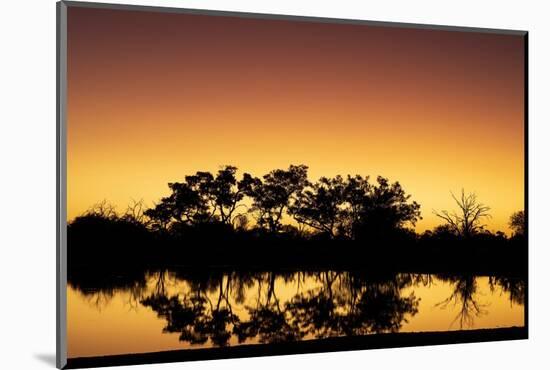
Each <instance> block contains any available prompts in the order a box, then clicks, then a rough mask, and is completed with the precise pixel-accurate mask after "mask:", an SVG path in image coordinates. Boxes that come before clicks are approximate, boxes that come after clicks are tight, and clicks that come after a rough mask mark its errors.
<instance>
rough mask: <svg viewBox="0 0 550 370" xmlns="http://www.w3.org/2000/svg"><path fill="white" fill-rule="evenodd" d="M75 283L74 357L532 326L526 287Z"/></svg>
mask: <svg viewBox="0 0 550 370" xmlns="http://www.w3.org/2000/svg"><path fill="white" fill-rule="evenodd" d="M106 281H108V282H109V283H105V281H101V282H98V281H95V280H93V279H92V280H90V279H86V278H75V279H72V281H71V280H70V281H69V287H68V288H67V299H68V305H67V306H68V307H67V309H68V312H67V316H68V323H67V326H68V357H69V358H73V357H83V356H100V355H110V354H128V353H143V352H155V351H164V350H176V349H189V348H205V347H215V346H236V345H240V344H252V343H274V342H281V341H295V340H309V339H316V338H326V337H334V336H345V335H367V334H376V333H388V332H423V331H448V330H459V329H480V328H498V327H511V326H524V292H525V284H524V282H523V281H522V280H519V279H511V278H504V277H487V276H447V275H445V276H444V275H425V274H409V273H407V274H393V275H388V276H370V275H369V274H367V273H365V272H352V271H314V272H311V271H307V272H302V271H300V272H250V273H243V272H219V273H212V272H211V273H202V274H201V273H186V272H181V271H180V272H171V271H161V272H159V271H154V272H148V273H145V274H137V275H134V276H130V277H129V276H126V275H123V274H121V275H119V276H113V277H109V278H108V279H106Z"/></svg>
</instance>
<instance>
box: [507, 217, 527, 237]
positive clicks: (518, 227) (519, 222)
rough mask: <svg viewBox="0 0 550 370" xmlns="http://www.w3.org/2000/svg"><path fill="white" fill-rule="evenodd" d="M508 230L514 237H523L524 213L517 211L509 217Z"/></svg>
mask: <svg viewBox="0 0 550 370" xmlns="http://www.w3.org/2000/svg"><path fill="white" fill-rule="evenodd" d="M509 226H510V229H512V231H513V232H514V235H515V236H524V235H525V213H524V212H523V211H517V212H514V213H513V214H512V216H510V222H509Z"/></svg>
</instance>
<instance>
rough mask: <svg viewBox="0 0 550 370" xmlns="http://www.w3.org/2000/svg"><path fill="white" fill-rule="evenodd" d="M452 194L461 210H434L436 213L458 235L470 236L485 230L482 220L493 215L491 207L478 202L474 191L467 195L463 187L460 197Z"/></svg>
mask: <svg viewBox="0 0 550 370" xmlns="http://www.w3.org/2000/svg"><path fill="white" fill-rule="evenodd" d="M451 195H452V197H453V199H454V201H455V202H456V204H457V205H458V207H459V212H458V213H456V212H448V211H441V212H437V211H434V214H435V215H436V216H437V217H439V218H441V219H443V220H445V222H447V224H448V225H449V226H450V227H451V228H452V229H453V230H454V232H455V233H456V234H457V235H459V236H461V237H464V238H469V237H471V236H472V235H474V234H476V233H478V232H480V231H481V230H483V228H484V227H485V225H484V224H482V221H483V219H484V218H489V217H491V215H490V214H489V210H490V208H489V207H487V206H486V205H484V204H483V203H480V202H478V201H477V196H476V195H475V194H474V193H470V194H468V195H466V194H465V193H464V189H462V194H461V196H460V199H458V198H457V197H456V196H455V195H454V194H453V193H451Z"/></svg>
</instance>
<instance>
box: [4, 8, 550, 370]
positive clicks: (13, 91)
mask: <svg viewBox="0 0 550 370" xmlns="http://www.w3.org/2000/svg"><path fill="white" fill-rule="evenodd" d="M111 2H113V3H118V2H119V1H116V0H111ZM126 2H127V3H134V4H142V5H162V6H173V7H188V8H202V9H216V10H233V11H247V12H261V13H278V14H294V15H308V16H322V17H334V18H355V19H368V20H381V21H398V22H412V23H431V24H444V25H458V26H473V27H489V28H511V29H522V30H528V31H530V34H529V43H530V45H529V49H530V50H529V73H530V78H529V96H530V99H529V100H530V101H529V112H530V122H529V123H530V135H529V140H530V143H529V144H530V147H529V155H530V167H529V172H530V184H529V195H530V204H529V207H530V209H529V211H530V212H529V214H530V220H531V223H530V232H531V240H530V242H531V243H530V271H531V273H530V286H529V290H530V296H529V303H530V307H529V315H530V339H529V340H527V341H512V342H500V343H484V344H463V345H451V346H434V347H423V348H408V349H407V348H405V349H385V350H370V351H359V352H340V353H326V354H315V355H300V356H282V357H267V358H253V359H238V360H224V361H223V362H220V361H204V362H193V363H183V364H182V363H179V364H163V365H149V366H140V367H132V368H133V369H138V368H143V369H152V368H158V369H176V368H177V369H191V368H193V369H214V368H218V367H220V366H223V367H224V368H228V369H256V368H258V367H261V368H264V369H281V368H316V369H317V368H319V369H334V368H337V369H343V368H355V367H366V366H369V367H372V368H395V367H405V366H406V367H407V368H410V369H416V368H419V369H437V370H442V369H445V370H447V369H461V370H463V369H464V368H466V367H472V368H475V369H478V368H486V369H518V368H522V367H525V368H530V369H531V368H546V369H548V368H549V364H548V363H549V362H550V361H549V360H548V356H547V352H548V351H549V350H550V340H549V339H550V336H549V334H548V331H549V330H550V325H549V321H550V320H549V318H548V317H549V315H550V310H549V306H548V303H549V299H548V295H549V293H550V288H549V287H550V285H549V283H550V281H549V277H548V273H547V271H548V270H549V269H550V253H549V249H550V243H548V242H549V240H548V236H547V235H548V227H547V224H546V222H547V221H548V217H547V215H546V213H547V212H546V211H547V210H548V209H550V204H549V201H548V199H549V196H548V195H547V191H548V190H549V189H550V184H549V176H548V169H549V167H550V166H549V165H548V159H549V156H548V146H549V143H548V142H547V140H548V133H549V129H548V127H549V124H550V120H549V118H550V117H549V115H548V106H549V105H550V95H548V94H549V93H548V83H549V78H548V77H549V71H550V58H549V45H550V39H549V30H550V22H549V21H548V15H549V14H550V13H549V12H548V10H547V9H545V3H546V2H545V1H519V0H516V1H505V0H498V1H486V0H485V1H479V0H477V1H466V0H460V1H441V0H435V1H419V0H416V1H411V0H403V1H376V2H373V3H368V2H366V1H357V2H354V1H347V0H338V1H330V2H321V1H303V0H269V1H267V0H266V1H252V0H250V1H246V0H231V1H227V0H225V1H222V0H219V1H215V0H203V1H181V0H180V1H176V0H173V1H151V0H149V1H130V0H128V1H126ZM0 14H1V22H0V27H1V30H0V31H1V32H0V38H1V41H2V42H1V44H0V45H1V47H2V49H1V50H2V53H1V54H0V65H1V68H0V76H1V78H0V92H1V95H2V96H1V97H2V99H1V100H0V101H1V104H0V130H1V131H0V253H1V255H0V264H1V265H0V274H1V278H0V284H1V285H0V311H1V312H0V320H1V321H0V338H1V347H0V368H6V369H13V368H16V369H18V368H24V369H40V368H53V366H54V357H55V355H54V354H55V1H54V0H37V1H31V0H22V1H17V0H10V1H3V2H2V8H1V11H0Z"/></svg>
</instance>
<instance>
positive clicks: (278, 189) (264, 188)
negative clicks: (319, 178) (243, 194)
mask: <svg viewBox="0 0 550 370" xmlns="http://www.w3.org/2000/svg"><path fill="white" fill-rule="evenodd" d="M307 169H308V167H307V166H305V165H299V166H295V165H290V167H289V168H288V169H287V170H281V169H277V170H273V171H271V172H270V173H268V174H266V175H264V176H263V180H260V179H259V178H253V179H251V180H250V188H249V189H248V191H247V195H248V196H250V197H251V198H252V207H251V209H250V211H251V212H252V213H253V214H254V215H255V217H256V221H257V223H258V225H259V226H260V227H261V228H265V229H267V230H269V231H270V232H272V233H276V232H278V231H279V230H280V229H281V226H282V222H281V221H282V218H283V216H284V211H285V210H286V209H287V208H289V207H290V206H291V205H292V204H293V202H294V201H295V198H296V196H297V195H298V193H300V192H301V191H302V190H303V189H304V187H305V186H306V185H307V184H308V180H307Z"/></svg>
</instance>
